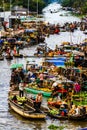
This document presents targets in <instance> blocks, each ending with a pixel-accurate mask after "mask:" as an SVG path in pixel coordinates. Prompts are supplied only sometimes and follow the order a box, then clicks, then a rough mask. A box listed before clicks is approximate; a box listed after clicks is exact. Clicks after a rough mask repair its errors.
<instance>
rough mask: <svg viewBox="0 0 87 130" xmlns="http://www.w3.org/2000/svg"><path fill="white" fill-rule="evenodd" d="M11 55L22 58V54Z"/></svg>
mask: <svg viewBox="0 0 87 130" xmlns="http://www.w3.org/2000/svg"><path fill="white" fill-rule="evenodd" d="M13 56H14V57H16V58H23V55H22V54H16V55H13Z"/></svg>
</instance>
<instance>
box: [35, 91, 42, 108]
mask: <svg viewBox="0 0 87 130" xmlns="http://www.w3.org/2000/svg"><path fill="white" fill-rule="evenodd" d="M41 103H42V93H38V94H37V96H36V99H35V102H34V108H35V109H36V111H39V110H40V107H41Z"/></svg>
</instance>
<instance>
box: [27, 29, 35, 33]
mask: <svg viewBox="0 0 87 130" xmlns="http://www.w3.org/2000/svg"><path fill="white" fill-rule="evenodd" d="M25 32H29V33H33V32H35V30H33V29H25Z"/></svg>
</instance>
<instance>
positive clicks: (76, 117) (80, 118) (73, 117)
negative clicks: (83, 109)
mask: <svg viewBox="0 0 87 130" xmlns="http://www.w3.org/2000/svg"><path fill="white" fill-rule="evenodd" d="M86 118H87V117H86V114H85V115H68V119H69V120H75V121H83V120H85V119H86Z"/></svg>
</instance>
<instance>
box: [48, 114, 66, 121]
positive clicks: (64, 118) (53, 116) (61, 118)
mask: <svg viewBox="0 0 87 130" xmlns="http://www.w3.org/2000/svg"><path fill="white" fill-rule="evenodd" d="M48 116H50V117H51V118H55V119H60V120H67V119H68V116H61V115H57V114H56V115H53V114H51V113H48Z"/></svg>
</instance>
